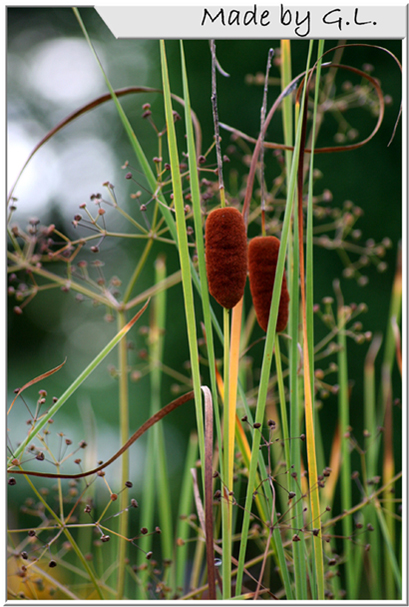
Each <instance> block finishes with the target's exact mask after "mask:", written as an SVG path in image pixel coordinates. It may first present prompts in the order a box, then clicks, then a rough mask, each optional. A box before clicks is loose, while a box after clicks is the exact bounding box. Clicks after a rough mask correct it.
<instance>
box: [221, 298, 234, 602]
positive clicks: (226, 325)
mask: <svg viewBox="0 0 409 607" xmlns="http://www.w3.org/2000/svg"><path fill="white" fill-rule="evenodd" d="M229 321H230V313H229V310H227V309H226V308H223V333H224V355H223V370H224V380H223V383H224V395H223V475H222V480H223V487H222V494H223V496H222V535H223V556H222V573H223V575H222V579H223V599H224V600H226V599H229V598H230V597H231V555H232V545H231V542H232V506H231V500H230V496H229V492H230V491H232V490H233V487H232V483H231V478H230V470H229V467H230V466H229V387H230V386H229V367H230V356H229V354H230V322H229Z"/></svg>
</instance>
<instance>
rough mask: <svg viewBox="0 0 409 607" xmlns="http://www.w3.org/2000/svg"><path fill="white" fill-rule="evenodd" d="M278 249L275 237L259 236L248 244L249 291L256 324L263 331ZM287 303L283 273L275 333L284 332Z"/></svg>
mask: <svg viewBox="0 0 409 607" xmlns="http://www.w3.org/2000/svg"><path fill="white" fill-rule="evenodd" d="M279 249H280V241H279V240H278V238H276V237H275V236H259V237H257V238H253V239H252V240H251V241H250V244H249V279H250V291H251V295H252V298H253V304H254V309H255V311H256V315H257V320H258V324H259V325H260V327H261V328H262V329H263V331H267V327H268V318H269V316H270V306H271V298H272V295H273V287H274V279H275V275H276V268H277V259H278V251H279ZM289 301H290V297H289V295H288V290H287V281H286V277H285V273H284V275H283V282H282V286H281V297H280V305H279V308H278V316H277V327H276V331H277V333H279V332H280V331H284V329H285V328H286V326H287V321H288V302H289Z"/></svg>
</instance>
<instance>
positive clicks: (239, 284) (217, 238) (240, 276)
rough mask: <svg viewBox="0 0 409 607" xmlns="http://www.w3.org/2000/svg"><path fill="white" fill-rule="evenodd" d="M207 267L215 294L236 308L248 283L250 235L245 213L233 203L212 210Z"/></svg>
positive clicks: (207, 223)
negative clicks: (248, 237) (248, 236)
mask: <svg viewBox="0 0 409 607" xmlns="http://www.w3.org/2000/svg"><path fill="white" fill-rule="evenodd" d="M206 269H207V280H208V283H209V291H210V293H211V295H213V297H214V298H215V300H216V301H217V302H218V303H219V304H220V305H221V306H223V307H224V308H228V309H231V308H234V306H235V305H236V304H237V303H238V302H239V301H240V299H241V298H242V297H243V293H244V287H245V285H246V277H247V236H246V227H245V225H244V221H243V217H242V215H241V213H240V212H239V211H238V210H237V209H234V208H233V207H226V208H223V209H215V210H214V211H211V213H209V216H208V218H207V221H206Z"/></svg>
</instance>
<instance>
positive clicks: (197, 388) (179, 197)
mask: <svg viewBox="0 0 409 607" xmlns="http://www.w3.org/2000/svg"><path fill="white" fill-rule="evenodd" d="M160 52H161V67H162V82H163V91H164V102H165V115H166V125H167V134H168V146H169V158H170V165H171V173H172V186H173V197H174V204H175V213H176V230H177V242H178V250H179V261H180V268H181V271H182V289H183V298H184V308H185V314H186V324H187V335H188V343H189V353H190V362H191V366H192V380H193V389H194V393H195V410H196V424H197V432H198V437H199V451H200V459H201V461H202V462H204V423H203V411H202V394H201V380H200V368H199V352H198V348H197V331H196V318H195V308H194V300H193V289H192V273H191V259H190V255H189V247H188V238H187V231H186V221H185V208H184V207H185V205H184V201H183V190H182V181H181V176H180V169H179V156H178V149H177V142H176V133H175V125H174V117H173V110H172V101H171V94H170V83H169V74H168V67H167V60H166V51H165V42H164V40H161V41H160ZM203 483H204V479H203Z"/></svg>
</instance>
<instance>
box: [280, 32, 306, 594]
mask: <svg viewBox="0 0 409 607" xmlns="http://www.w3.org/2000/svg"><path fill="white" fill-rule="evenodd" d="M290 82H291V42H290V40H281V90H284V89H285V88H286V87H287V86H288V84H289V83H290ZM292 114H293V104H292V98H291V95H288V96H287V97H285V98H284V99H283V102H282V116H283V130H284V143H285V144H286V145H287V146H292V145H293V117H292ZM291 161H292V152H291V150H286V151H285V165H286V172H287V187H289V183H288V182H289V175H290V169H291ZM294 234H295V235H296V234H298V214H297V213H294V215H293V229H292V230H290V233H289V237H288V239H289V245H288V263H287V266H288V278H289V280H288V284H289V288H290V314H289V325H288V328H289V334H290V336H291V342H290V347H289V356H290V365H289V370H290V434H291V436H292V437H296V436H299V435H300V434H301V431H300V413H301V414H302V411H300V407H299V390H298V383H299V378H298V358H299V351H298V319H299V316H298V308H299V250H298V238H296V237H295V238H294ZM300 448H301V445H300V443H299V442H298V441H296V440H292V441H291V443H290V457H291V463H292V465H293V466H294V473H295V475H296V476H291V484H290V489H291V491H293V492H294V493H295V494H296V496H297V497H296V499H295V502H294V511H295V520H294V523H295V527H296V528H298V529H302V527H303V525H304V521H303V501H302V499H301V495H300V488H299V483H300V480H301V457H300ZM300 539H301V541H300V542H293V543H292V550H293V559H294V577H295V598H296V599H297V600H301V599H303V600H306V599H307V598H308V594H307V593H308V590H307V574H306V566H305V565H306V561H305V554H306V551H305V548H306V547H305V537H304V534H301V536H300Z"/></svg>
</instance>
